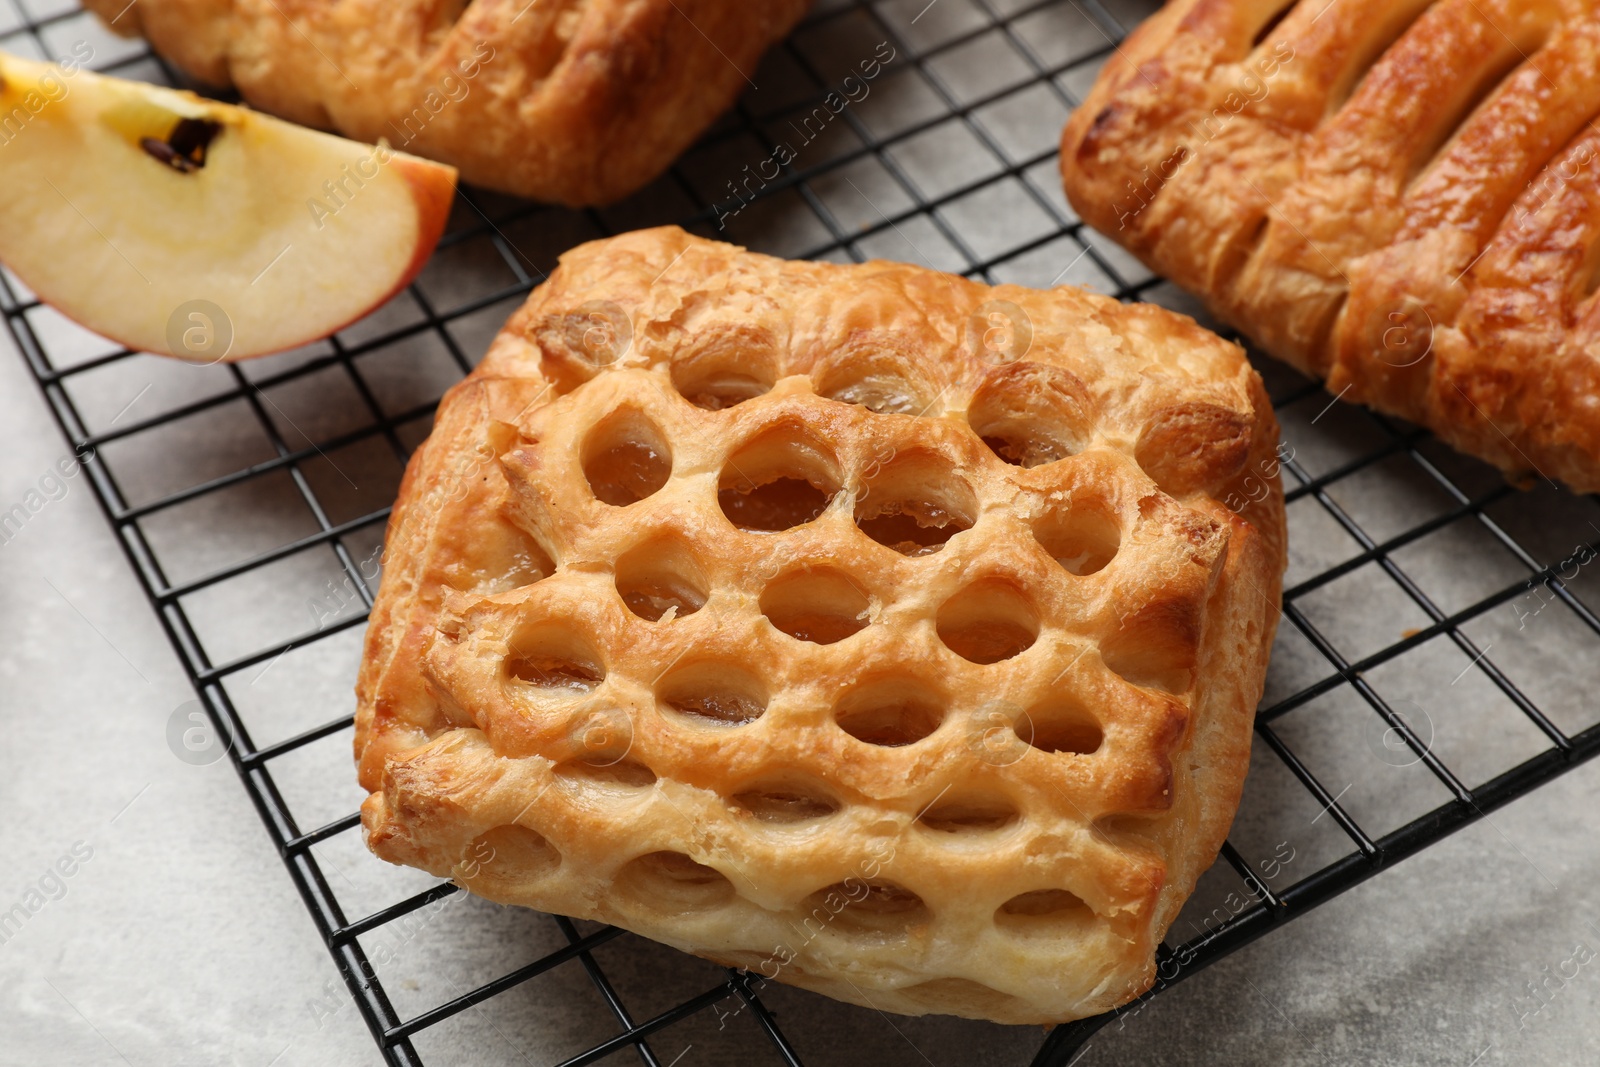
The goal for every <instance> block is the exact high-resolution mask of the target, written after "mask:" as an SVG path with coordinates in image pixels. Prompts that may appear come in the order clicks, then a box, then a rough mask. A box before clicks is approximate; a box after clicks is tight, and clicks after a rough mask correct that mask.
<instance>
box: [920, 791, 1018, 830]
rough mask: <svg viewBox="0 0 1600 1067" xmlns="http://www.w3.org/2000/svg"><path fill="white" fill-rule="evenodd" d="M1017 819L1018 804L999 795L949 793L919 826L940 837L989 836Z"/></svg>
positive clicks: (928, 812) (941, 798)
mask: <svg viewBox="0 0 1600 1067" xmlns="http://www.w3.org/2000/svg"><path fill="white" fill-rule="evenodd" d="M1018 818H1019V816H1018V814H1017V808H1016V805H1014V804H1013V803H1011V801H1009V800H1007V799H1006V798H1005V797H1003V796H1001V795H999V794H998V793H968V794H958V795H955V796H952V795H950V794H949V793H947V794H945V795H944V796H942V797H940V798H939V799H938V800H936V801H934V802H933V804H932V805H930V806H929V807H928V809H927V810H926V811H924V812H923V813H922V814H921V815H920V816H918V818H917V823H918V824H919V825H921V826H923V827H926V828H927V829H929V830H935V831H938V832H939V833H941V834H986V833H994V832H995V831H997V830H1004V829H1005V828H1006V827H1008V826H1010V825H1012V824H1013V823H1015V822H1016V821H1017V819H1018Z"/></svg>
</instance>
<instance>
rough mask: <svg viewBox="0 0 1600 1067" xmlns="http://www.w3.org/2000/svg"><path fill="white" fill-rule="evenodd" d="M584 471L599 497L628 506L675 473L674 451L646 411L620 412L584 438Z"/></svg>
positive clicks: (652, 490)
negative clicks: (644, 412)
mask: <svg viewBox="0 0 1600 1067" xmlns="http://www.w3.org/2000/svg"><path fill="white" fill-rule="evenodd" d="M583 474H584V477H586V478H588V479H589V488H590V489H591V490H593V491H594V495H595V499H596V500H599V501H600V502H601V503H603V504H610V505H612V506H613V507H619V508H620V507H627V506H628V505H629V504H633V503H636V502H637V501H640V500H643V499H645V498H646V497H649V496H653V495H654V494H655V493H656V492H657V491H659V490H660V489H661V487H662V486H664V485H666V484H667V479H668V478H670V477H671V476H672V450H671V449H670V448H668V447H667V442H666V439H665V438H664V437H662V436H661V431H660V430H658V429H656V427H655V426H654V425H653V424H652V423H651V422H650V421H649V420H648V419H646V418H645V417H644V415H643V414H642V413H640V412H637V411H622V412H618V413H616V414H614V415H612V416H610V417H609V418H607V419H606V420H605V421H604V422H602V423H601V424H600V425H599V426H597V427H595V428H594V429H593V430H591V431H590V433H589V437H588V439H587V440H586V441H584V445H583Z"/></svg>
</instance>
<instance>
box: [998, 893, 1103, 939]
mask: <svg viewBox="0 0 1600 1067" xmlns="http://www.w3.org/2000/svg"><path fill="white" fill-rule="evenodd" d="M1094 921H1095V915H1094V909H1093V908H1091V907H1089V905H1088V904H1085V903H1084V902H1083V899H1082V898H1081V897H1079V896H1077V895H1076V894H1074V893H1070V892H1068V891H1067V890H1065V889H1035V890H1034V891H1032V892H1031V893H1021V894H1019V895H1017V896H1014V897H1012V898H1011V899H1010V900H1008V901H1006V902H1005V903H1004V904H1002V905H1000V907H999V908H998V909H996V911H995V913H994V922H995V925H996V926H997V927H999V928H1000V929H1001V930H1004V931H1006V932H1007V933H1010V934H1018V935H1022V936H1024V937H1060V936H1062V935H1064V934H1069V933H1071V932H1072V931H1074V930H1082V929H1083V928H1084V927H1087V926H1089V925H1090V924H1092V923H1093V922H1094Z"/></svg>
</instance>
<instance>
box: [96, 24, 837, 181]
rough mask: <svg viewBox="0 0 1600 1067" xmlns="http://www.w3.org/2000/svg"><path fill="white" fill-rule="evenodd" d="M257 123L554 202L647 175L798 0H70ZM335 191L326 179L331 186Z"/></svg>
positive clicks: (719, 107)
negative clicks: (231, 98)
mask: <svg viewBox="0 0 1600 1067" xmlns="http://www.w3.org/2000/svg"><path fill="white" fill-rule="evenodd" d="M84 6H85V7H87V8H88V9H89V10H91V11H93V12H95V13H97V14H98V15H99V16H100V18H101V19H102V20H103V21H104V22H106V23H107V24H108V25H109V26H110V27H111V28H112V29H113V30H115V31H117V32H119V33H123V34H143V35H144V36H145V37H146V38H148V39H149V41H150V43H151V45H152V46H154V47H155V49H156V50H157V51H158V52H160V53H161V54H162V55H163V56H165V57H166V58H167V59H169V60H171V61H172V62H173V63H175V64H176V65H177V66H179V67H181V68H182V69H183V70H185V71H186V72H187V73H189V74H190V75H191V76H192V77H195V78H197V79H199V80H201V81H203V82H207V83H209V84H211V85H216V86H228V85H233V86H236V87H237V88H238V90H239V92H240V94H241V95H242V96H243V97H244V98H245V100H247V101H248V102H249V103H251V104H252V105H254V106H256V107H259V108H261V109H262V110H263V111H270V112H272V113H273V114H276V115H281V116H283V117H285V118H289V119H293V120H295V121H296V122H301V123H304V124H306V125H309V126H316V127H320V128H323V129H335V130H338V131H339V132H341V133H343V134H345V135H346V136H349V137H354V138H356V139H358V140H362V141H373V142H376V141H378V140H379V139H380V138H381V139H385V140H387V141H388V142H389V143H390V144H391V145H393V146H394V147H395V148H401V149H404V150H405V151H407V152H412V153H415V154H416V155H421V156H427V157H429V158H432V159H438V160H441V161H443V162H446V163H450V164H453V165H454V166H456V167H457V168H458V169H459V170H460V171H461V176H462V178H463V179H465V180H466V181H469V182H472V183H473V184H475V185H481V186H485V187H487V188H491V189H500V190H503V191H505V192H509V193H515V194H517V195H519V196H527V197H532V198H534V199H538V200H551V201H556V202H559V203H564V204H569V205H580V204H603V203H607V202H609V201H612V200H616V199H618V198H619V197H622V196H625V195H626V194H628V193H630V192H632V191H634V190H635V189H638V188H640V187H641V186H643V185H645V184H646V183H647V182H649V181H650V180H651V179H652V178H654V177H656V176H657V175H658V174H660V173H661V172H662V171H664V170H665V169H666V168H667V166H668V165H669V164H670V163H671V162H672V161H673V160H674V159H676V158H677V157H678V155H679V154H680V153H682V152H683V150H684V149H685V148H687V147H688V146H689V145H690V143H692V142H693V141H694V139H695V138H696V137H698V136H699V135H700V133H701V131H703V130H704V129H705V128H706V127H707V126H708V125H710V123H711V121H712V120H713V119H714V118H716V116H717V115H718V114H720V113H721V112H722V111H724V110H725V109H726V108H727V107H728V106H729V105H730V104H732V103H733V101H734V98H735V97H736V96H737V95H738V94H739V93H740V92H742V91H743V90H744V88H745V87H746V86H747V85H750V84H753V83H752V82H751V81H750V77H751V76H752V75H753V74H754V73H755V68H756V65H757V63H758V62H759V61H760V59H761V55H762V53H763V52H765V51H766V49H767V47H768V46H769V45H771V44H772V43H773V42H774V41H777V40H778V39H780V38H781V37H782V36H783V35H784V34H786V33H788V32H789V29H790V28H791V27H792V26H793V25H794V24H795V23H796V22H797V21H799V19H800V16H801V15H802V14H804V12H805V10H806V8H807V6H809V0H760V2H759V3H752V2H750V0H538V2H530V0H514V2H513V0H505V2H500V0H275V2H263V0H139V2H138V3H136V4H129V3H127V0H84ZM332 177H333V178H334V179H335V180H337V176H332Z"/></svg>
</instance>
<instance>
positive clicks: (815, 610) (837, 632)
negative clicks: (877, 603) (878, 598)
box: [761, 567, 871, 645]
mask: <svg viewBox="0 0 1600 1067" xmlns="http://www.w3.org/2000/svg"><path fill="white" fill-rule="evenodd" d="M870 606H871V604H870V602H869V601H868V600H867V595H866V594H865V593H863V592H862V591H861V589H860V588H859V587H858V586H857V585H856V584H855V583H854V582H853V581H851V580H850V578H849V577H848V576H847V575H846V574H845V573H844V572H843V571H836V570H833V569H832V568H829V567H806V568H803V569H801V570H797V571H790V572H789V573H788V574H785V575H783V576H782V577H780V578H778V579H777V580H776V581H774V582H772V584H770V585H768V586H767V587H766V589H764V590H762V593H761V613H762V614H763V615H765V616H766V617H767V620H768V621H769V622H771V623H772V625H773V626H776V627H777V628H778V629H780V630H782V631H783V632H784V633H786V634H788V635H789V636H790V637H793V638H795V639H797V640H800V641H811V642H813V643H814V644H819V645H831V644H833V643H834V642H836V641H843V640H844V639H845V638H847V637H851V636H853V635H855V634H858V633H860V632H861V631H862V630H863V629H865V628H866V625H867V610H868V609H869V608H870Z"/></svg>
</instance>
